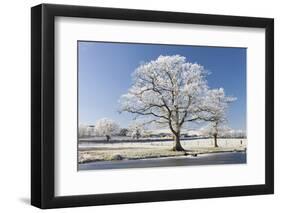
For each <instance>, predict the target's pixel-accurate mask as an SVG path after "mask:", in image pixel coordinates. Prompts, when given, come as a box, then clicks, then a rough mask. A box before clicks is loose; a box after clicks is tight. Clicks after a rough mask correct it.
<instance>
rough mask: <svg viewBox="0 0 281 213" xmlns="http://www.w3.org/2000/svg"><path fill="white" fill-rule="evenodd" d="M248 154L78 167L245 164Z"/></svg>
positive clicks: (105, 162)
mask: <svg viewBox="0 0 281 213" xmlns="http://www.w3.org/2000/svg"><path fill="white" fill-rule="evenodd" d="M246 155H247V154H246V152H224V153H212V154H201V155H198V156H197V157H189V156H188V157H187V156H182V157H169V158H160V159H159V158H155V159H143V160H119V161H100V162H91V163H84V164H79V165H78V170H97V169H126V168H147V167H168V166H196V165H197V166H198V165H217V164H245V163H246V162H247V161H246Z"/></svg>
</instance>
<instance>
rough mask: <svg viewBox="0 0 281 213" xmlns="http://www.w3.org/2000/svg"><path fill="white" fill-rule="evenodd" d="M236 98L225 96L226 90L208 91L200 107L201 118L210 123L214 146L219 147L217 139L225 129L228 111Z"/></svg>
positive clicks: (209, 127) (209, 128)
mask: <svg viewBox="0 0 281 213" xmlns="http://www.w3.org/2000/svg"><path fill="white" fill-rule="evenodd" d="M235 100H236V98H234V97H229V96H225V93H224V89H223V88H219V89H212V90H208V91H207V94H206V97H205V99H204V100H203V102H202V105H201V106H200V107H199V108H200V109H199V110H200V112H199V117H200V119H201V120H203V121H207V122H210V123H209V125H208V128H207V129H208V131H209V133H211V134H212V136H213V137H214V146H215V147H218V143H217V137H218V134H219V132H220V130H222V129H225V124H226V123H227V119H226V110H227V108H228V106H229V104H230V103H232V102H233V101H235Z"/></svg>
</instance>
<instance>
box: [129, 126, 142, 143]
mask: <svg viewBox="0 0 281 213" xmlns="http://www.w3.org/2000/svg"><path fill="white" fill-rule="evenodd" d="M143 134H144V124H142V123H137V122H134V123H132V124H130V125H129V127H128V135H129V136H131V137H132V138H136V139H139V138H140V137H141V136H142V135H143Z"/></svg>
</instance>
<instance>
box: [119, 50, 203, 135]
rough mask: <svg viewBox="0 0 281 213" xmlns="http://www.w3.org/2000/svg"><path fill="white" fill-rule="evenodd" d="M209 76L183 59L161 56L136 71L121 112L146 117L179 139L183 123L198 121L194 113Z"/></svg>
mask: <svg viewBox="0 0 281 213" xmlns="http://www.w3.org/2000/svg"><path fill="white" fill-rule="evenodd" d="M206 74H207V72H206V71H205V70H204V67H203V66H201V65H199V64H197V63H190V62H187V61H186V58H185V57H183V56H180V55H173V56H159V57H158V58H157V59H156V60H154V61H150V62H148V63H145V64H142V65H140V66H139V67H138V68H137V69H136V70H135V72H134V73H133V85H132V87H131V88H130V89H129V91H128V93H127V94H125V95H123V96H122V97H121V101H120V102H121V111H125V112H130V113H133V114H135V115H137V116H146V117H147V118H149V121H150V122H154V123H157V124H162V125H163V124H164V125H166V126H168V127H169V128H170V130H171V131H172V133H173V134H174V135H178V134H179V133H180V129H181V127H182V126H183V125H184V123H186V122H188V121H193V120H196V119H198V118H197V116H196V114H195V112H197V111H198V106H199V105H200V103H201V101H202V97H203V95H204V93H205V92H206V91H207V89H208V87H207V81H206V80H205V76H206Z"/></svg>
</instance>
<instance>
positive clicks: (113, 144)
mask: <svg viewBox="0 0 281 213" xmlns="http://www.w3.org/2000/svg"><path fill="white" fill-rule="evenodd" d="M31 39H32V40H31V41H32V42H31V43H32V44H31V50H32V54H31V58H32V63H31V72H32V73H31V77H32V79H31V83H32V85H31V90H32V92H31V95H32V103H31V106H32V117H31V121H32V122H31V123H32V126H31V128H32V140H31V148H32V150H31V153H32V155H31V203H32V205H34V206H37V207H40V208H59V207H74V206H89V205H105V204H121V203H137V202H153V201H169V200H182V199H197V198H214V197H227V196H242V195H259V194H272V193H273V191H274V181H273V180H274V152H273V145H274V144H273V141H274V85H273V83H274V80H273V79H274V21H273V19H270V18H254V17H238V16H222V15H209V14H191V13H177V12H165V11H146V10H129V9H113V8H101V7H86V6H67V5H51V4H42V5H38V6H35V7H33V8H32V9H31Z"/></svg>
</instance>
